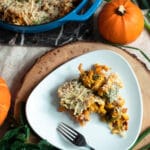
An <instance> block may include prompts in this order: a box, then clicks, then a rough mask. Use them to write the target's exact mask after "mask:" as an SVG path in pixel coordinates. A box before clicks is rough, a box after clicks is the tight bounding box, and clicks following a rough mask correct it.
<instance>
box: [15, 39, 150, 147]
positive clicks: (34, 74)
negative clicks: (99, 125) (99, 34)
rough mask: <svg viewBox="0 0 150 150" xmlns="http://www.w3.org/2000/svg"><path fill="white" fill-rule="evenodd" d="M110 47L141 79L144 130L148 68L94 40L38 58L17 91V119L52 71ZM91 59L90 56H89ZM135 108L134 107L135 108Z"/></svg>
mask: <svg viewBox="0 0 150 150" xmlns="http://www.w3.org/2000/svg"><path fill="white" fill-rule="evenodd" d="M98 49H99V50H101V49H108V50H112V51H115V52H117V53H119V54H121V55H122V56H124V57H125V58H126V59H127V60H128V62H129V63H130V64H131V66H132V67H133V70H134V71H135V73H136V75H137V78H138V80H139V83H140V86H141V90H142V95H143V110H144V112H143V124H142V131H143V130H144V129H146V128H147V127H150V117H149V114H150V73H149V72H148V71H147V70H146V68H145V67H144V65H143V64H141V63H140V62H139V61H138V60H137V59H136V58H135V57H134V56H132V55H130V54H128V53H127V52H126V51H125V50H123V49H119V48H116V47H113V46H110V45H105V44H102V43H94V42H75V43H72V44H68V45H65V46H62V47H59V48H56V49H54V50H51V51H49V52H47V53H46V54H44V55H43V56H41V57H40V58H38V59H37V61H36V62H35V64H34V65H33V67H32V68H31V69H30V70H29V71H28V72H27V73H26V75H25V77H24V80H23V83H22V86H21V88H20V90H19V91H18V93H17V96H16V99H15V109H14V115H15V117H16V119H17V118H18V114H19V107H20V102H21V101H26V99H27V97H28V96H29V94H30V93H31V91H32V89H33V88H34V87H35V86H36V85H37V84H38V83H39V82H40V81H41V80H42V79H43V78H44V77H45V76H46V75H47V74H49V73H50V72H51V71H53V70H54V69H56V68H57V67H58V66H59V65H61V64H63V63H64V62H66V61H68V60H70V59H72V58H74V57H76V56H79V55H81V54H84V53H86V52H89V51H93V50H98ZM89 59H90V58H89ZM133 109H134V108H133ZM149 141H150V137H147V138H145V139H144V140H143V141H142V142H141V143H140V144H139V145H138V146H137V148H136V149H138V148H139V147H141V146H143V145H145V144H147V143H148V142H149Z"/></svg>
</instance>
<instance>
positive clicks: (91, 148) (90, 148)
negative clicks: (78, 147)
mask: <svg viewBox="0 0 150 150" xmlns="http://www.w3.org/2000/svg"><path fill="white" fill-rule="evenodd" d="M86 147H87V148H88V149H89V150H95V149H94V148H93V147H91V146H90V145H88V144H87V145H86Z"/></svg>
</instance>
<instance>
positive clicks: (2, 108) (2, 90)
mask: <svg viewBox="0 0 150 150" xmlns="http://www.w3.org/2000/svg"><path fill="white" fill-rule="evenodd" d="M10 104H11V94H10V91H9V88H8V86H7V84H6V82H5V80H4V79H3V78H1V77H0V126H1V125H2V124H3V122H4V121H5V119H6V117H7V114H8V111H9V109H10Z"/></svg>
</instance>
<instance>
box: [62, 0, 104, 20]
mask: <svg viewBox="0 0 150 150" xmlns="http://www.w3.org/2000/svg"><path fill="white" fill-rule="evenodd" d="M88 1H89V0H82V2H81V3H80V4H79V5H78V6H77V8H75V9H74V10H73V11H72V12H71V13H70V14H68V15H66V16H65V17H64V18H63V19H62V21H85V20H87V19H89V18H90V17H91V16H92V15H93V13H94V12H95V11H96V9H97V8H98V7H99V6H100V4H101V3H102V1H103V0H94V2H93V3H92V5H91V6H90V7H89V8H88V10H87V11H86V12H84V13H83V14H79V12H80V11H81V10H82V9H83V7H84V6H85V5H86V4H87V3H88Z"/></svg>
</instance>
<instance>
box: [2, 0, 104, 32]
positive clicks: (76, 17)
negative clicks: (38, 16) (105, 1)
mask: <svg viewBox="0 0 150 150" xmlns="http://www.w3.org/2000/svg"><path fill="white" fill-rule="evenodd" d="M88 1H89V0H82V1H81V2H80V4H79V5H78V6H77V7H76V8H75V9H74V10H73V11H71V12H70V13H68V14H67V15H65V16H64V17H62V18H60V19H57V20H55V21H53V22H49V23H44V24H40V25H31V26H20V25H14V24H9V23H7V22H4V21H0V27H1V28H4V29H8V30H11V31H15V32H21V33H37V32H44V31H48V30H51V29H54V28H57V27H59V26H61V25H63V24H64V23H66V22H69V21H85V20H87V19H89V18H90V17H91V16H92V15H93V14H94V12H95V11H96V9H97V8H98V7H99V6H100V4H101V3H102V0H94V1H93V2H92V3H91V6H90V7H89V8H88V10H86V12H84V13H83V14H79V12H80V11H81V10H82V9H83V8H84V7H85V6H86V5H87V4H88Z"/></svg>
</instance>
